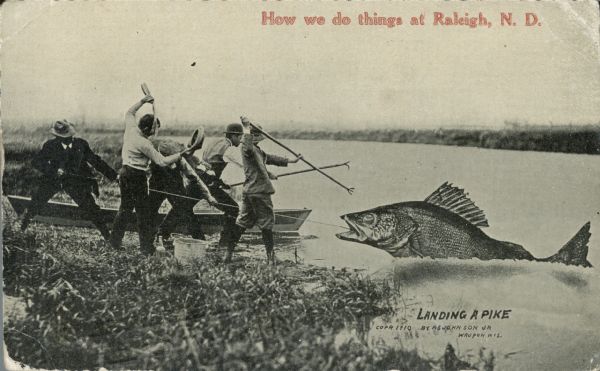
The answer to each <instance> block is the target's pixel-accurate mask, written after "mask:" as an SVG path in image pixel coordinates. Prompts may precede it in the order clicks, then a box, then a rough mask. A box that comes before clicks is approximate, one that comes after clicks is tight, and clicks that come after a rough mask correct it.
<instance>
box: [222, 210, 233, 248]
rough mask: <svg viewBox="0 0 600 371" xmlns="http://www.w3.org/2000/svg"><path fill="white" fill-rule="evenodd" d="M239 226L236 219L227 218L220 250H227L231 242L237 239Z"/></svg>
mask: <svg viewBox="0 0 600 371" xmlns="http://www.w3.org/2000/svg"><path fill="white" fill-rule="evenodd" d="M236 229H237V225H236V224H235V219H232V218H229V217H228V216H225V222H224V223H223V230H222V231H221V235H220V237H219V248H220V249H221V248H222V249H226V248H227V247H228V246H229V241H231V240H232V239H234V238H235V231H236Z"/></svg>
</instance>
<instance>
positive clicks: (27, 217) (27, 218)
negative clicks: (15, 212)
mask: <svg viewBox="0 0 600 371" xmlns="http://www.w3.org/2000/svg"><path fill="white" fill-rule="evenodd" d="M32 217H33V216H32V215H31V214H30V213H29V210H27V211H25V214H24V215H23V219H22V220H21V232H25V230H26V229H27V227H28V226H29V222H31V219H32Z"/></svg>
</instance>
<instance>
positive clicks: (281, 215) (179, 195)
mask: <svg viewBox="0 0 600 371" xmlns="http://www.w3.org/2000/svg"><path fill="white" fill-rule="evenodd" d="M149 190H150V191H151V192H156V193H163V194H166V195H170V196H175V197H180V198H186V199H188V200H194V201H202V200H204V199H203V198H196V197H190V196H184V195H181V194H178V193H171V192H166V191H159V190H158V189H154V188H149ZM216 204H217V205H221V206H228V207H238V205H231V204H224V203H221V202H217V203H216ZM274 214H275V215H279V217H283V218H288V219H296V220H304V221H307V222H310V223H314V224H321V225H327V226H330V227H336V228H342V229H347V230H350V228H348V227H343V226H341V225H337V224H329V223H324V222H319V221H316V220H311V219H308V218H297V217H295V216H289V215H285V214H282V213H275V212H274Z"/></svg>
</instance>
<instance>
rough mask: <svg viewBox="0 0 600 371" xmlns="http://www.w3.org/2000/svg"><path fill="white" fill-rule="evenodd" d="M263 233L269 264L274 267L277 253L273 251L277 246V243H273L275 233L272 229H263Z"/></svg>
mask: <svg viewBox="0 0 600 371" xmlns="http://www.w3.org/2000/svg"><path fill="white" fill-rule="evenodd" d="M261 232H262V239H263V242H264V244H265V248H266V250H267V264H268V263H270V264H272V265H275V251H274V249H273V248H274V246H275V242H274V241H273V231H272V230H270V229H263V230H261Z"/></svg>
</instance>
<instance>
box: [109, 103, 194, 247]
mask: <svg viewBox="0 0 600 371" xmlns="http://www.w3.org/2000/svg"><path fill="white" fill-rule="evenodd" d="M145 103H154V98H153V97H152V96H151V95H150V94H146V96H145V97H143V98H142V99H141V100H140V101H139V102H136V103H135V104H134V105H133V106H132V107H131V108H130V109H129V110H128V111H127V113H126V114H125V133H124V135H123V149H122V151H121V157H122V160H123V166H122V167H121V170H120V171H119V188H120V190H121V205H120V206H119V211H118V212H117V215H116V217H115V221H114V223H113V231H112V235H111V244H112V246H113V247H114V248H117V249H118V248H120V247H121V242H122V240H123V236H124V235H125V227H126V224H127V222H128V220H129V219H130V218H131V215H132V212H133V210H134V209H135V212H136V217H137V227H138V234H139V239H140V249H141V251H142V253H143V254H145V255H151V254H153V253H154V250H155V248H154V244H153V237H154V215H152V211H151V209H150V205H149V190H148V178H147V176H148V168H149V165H150V163H151V162H152V163H155V164H156V165H158V166H162V167H164V166H169V165H171V164H174V163H176V162H178V161H180V160H181V159H182V156H185V155H187V154H188V152H187V150H186V151H183V152H178V153H175V154H173V155H170V156H166V157H165V156H163V155H161V154H160V152H158V151H157V150H156V149H155V148H154V147H153V145H152V143H151V142H150V140H149V139H148V137H150V136H152V135H154V134H155V133H156V131H157V130H158V128H159V127H160V121H159V120H158V118H156V117H155V116H154V115H153V114H146V115H144V116H143V117H142V118H141V119H140V120H139V122H137V123H136V119H135V114H136V112H137V111H138V110H139V109H140V108H141V107H142V106H143V105H144V104H145Z"/></svg>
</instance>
